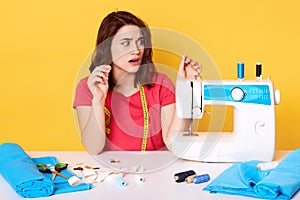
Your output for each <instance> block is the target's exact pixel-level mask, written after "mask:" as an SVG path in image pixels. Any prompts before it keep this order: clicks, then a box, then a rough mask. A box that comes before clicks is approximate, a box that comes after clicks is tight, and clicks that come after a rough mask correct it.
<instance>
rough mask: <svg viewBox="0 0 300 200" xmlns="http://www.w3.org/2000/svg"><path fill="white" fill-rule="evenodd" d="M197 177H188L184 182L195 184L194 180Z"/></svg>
mask: <svg viewBox="0 0 300 200" xmlns="http://www.w3.org/2000/svg"><path fill="white" fill-rule="evenodd" d="M195 176H197V175H196V174H194V175H191V176H188V177H186V178H185V180H184V181H185V182H186V183H193V178H194V177H195Z"/></svg>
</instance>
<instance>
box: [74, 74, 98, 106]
mask: <svg viewBox="0 0 300 200" xmlns="http://www.w3.org/2000/svg"><path fill="white" fill-rule="evenodd" d="M87 80H88V77H85V78H83V79H81V80H80V81H79V83H78V85H77V87H76V91H75V98H74V102H73V108H76V107H77V106H91V105H92V99H93V94H92V93H91V91H90V90H89V87H88V85H87Z"/></svg>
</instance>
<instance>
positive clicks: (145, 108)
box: [104, 86, 149, 151]
mask: <svg viewBox="0 0 300 200" xmlns="http://www.w3.org/2000/svg"><path fill="white" fill-rule="evenodd" d="M140 96H141V102H142V107H143V114H144V134H143V140H142V149H141V151H146V147H147V138H148V130H149V116H148V106H147V101H146V95H145V90H144V87H143V86H140ZM104 113H105V114H106V115H107V117H108V118H107V119H106V121H105V126H106V127H107V126H108V125H109V123H110V112H109V110H108V109H107V108H106V107H104ZM106 134H110V129H109V128H106Z"/></svg>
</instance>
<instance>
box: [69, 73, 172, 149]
mask: <svg viewBox="0 0 300 200" xmlns="http://www.w3.org/2000/svg"><path fill="white" fill-rule="evenodd" d="M87 80H88V77H85V78H83V79H81V80H80V82H79V83H78V85H77V88H76V95H75V100H74V104H73V107H74V108H76V107H77V106H91V105H92V98H93V95H92V93H91V92H90V90H89V88H88V85H87ZM153 83H154V84H153V86H152V87H149V88H148V87H147V86H144V90H145V96H146V102H147V107H148V116H149V122H148V123H149V130H148V138H147V146H146V150H160V149H162V148H164V147H165V144H164V142H163V139H162V125H161V107H162V106H166V105H169V104H172V103H175V88H174V84H173V83H172V81H171V80H170V79H169V78H168V77H167V76H166V75H164V74H161V73H157V77H156V78H154V80H153ZM105 107H106V108H107V109H108V110H109V112H110V123H109V124H108V125H107V126H106V127H107V128H108V129H109V130H110V132H109V133H108V134H107V141H106V148H105V149H106V150H126V151H140V150H141V148H142V140H143V135H144V114H143V107H142V101H141V97H140V92H139V91H138V92H136V93H134V94H133V95H131V96H129V97H126V96H124V95H123V94H121V93H119V92H116V91H115V90H109V92H108V94H107V97H106V100H105ZM106 118H108V116H107V115H106Z"/></svg>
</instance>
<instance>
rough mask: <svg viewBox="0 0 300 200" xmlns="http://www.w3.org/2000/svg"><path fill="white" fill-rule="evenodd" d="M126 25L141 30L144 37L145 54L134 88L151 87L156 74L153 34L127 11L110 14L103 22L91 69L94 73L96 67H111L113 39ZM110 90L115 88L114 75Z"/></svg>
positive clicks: (110, 79)
mask: <svg viewBox="0 0 300 200" xmlns="http://www.w3.org/2000/svg"><path fill="white" fill-rule="evenodd" d="M125 25H136V26H138V27H139V28H140V29H141V33H142V35H143V37H144V47H145V49H144V54H143V58H142V62H141V66H140V68H139V70H138V71H137V72H136V74H135V80H134V86H135V87H136V86H137V84H142V85H148V86H151V85H152V84H151V83H152V82H153V80H152V79H153V76H154V75H155V74H156V68H155V66H154V64H153V61H152V54H153V52H152V43H151V33H150V30H149V28H148V27H147V24H146V23H145V22H143V21H142V20H141V19H139V18H138V17H136V16H135V15H133V14H131V13H129V12H126V11H117V12H112V13H110V14H108V15H107V16H106V17H105V18H104V19H103V21H102V23H101V25H100V27H99V30H98V36H97V41H96V48H95V50H94V52H93V56H92V63H91V66H90V68H89V70H90V72H92V71H93V70H94V69H95V67H96V66H99V65H111V64H112V62H113V61H112V55H111V43H112V39H113V37H114V36H115V34H116V33H117V31H118V30H119V29H120V28H121V27H123V26H125ZM108 82H109V88H113V86H114V85H115V83H114V82H113V78H112V74H111V73H110V74H109V79H108Z"/></svg>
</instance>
